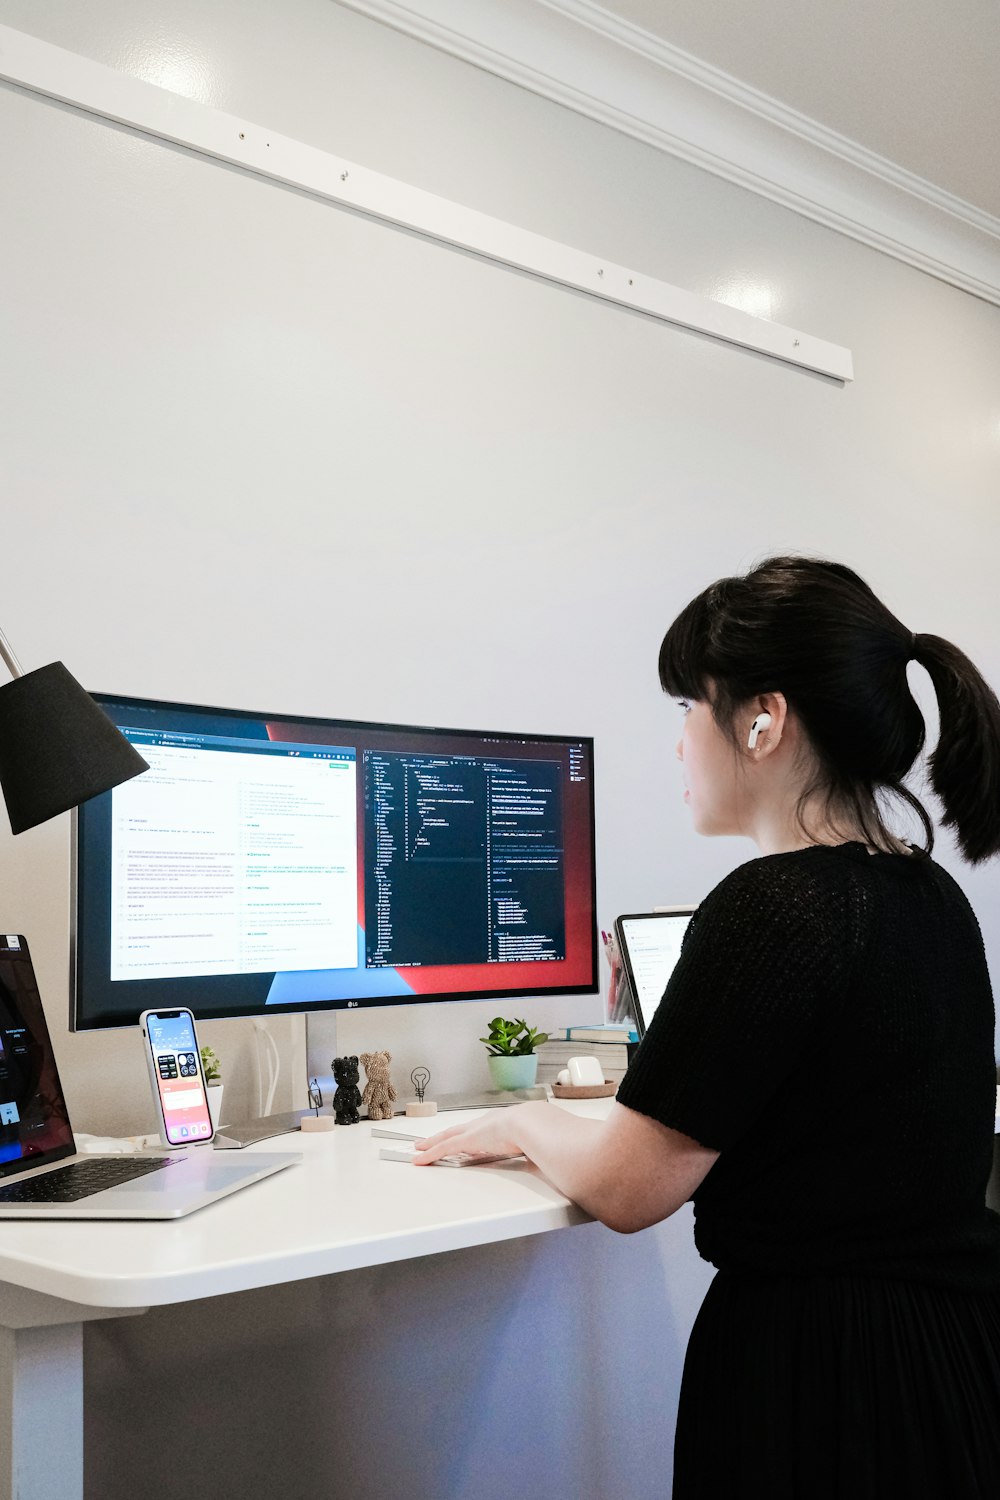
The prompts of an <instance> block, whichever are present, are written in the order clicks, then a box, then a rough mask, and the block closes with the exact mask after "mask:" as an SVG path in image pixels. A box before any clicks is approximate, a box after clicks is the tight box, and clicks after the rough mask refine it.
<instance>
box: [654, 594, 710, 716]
mask: <svg viewBox="0 0 1000 1500" xmlns="http://www.w3.org/2000/svg"><path fill="white" fill-rule="evenodd" d="M710 639H711V631H710V628H709V611H708V607H707V602H706V598H705V595H704V594H699V595H698V597H697V598H696V599H692V600H691V603H690V604H689V605H687V606H686V608H685V609H683V610H681V612H680V614H679V615H678V616H677V618H676V620H675V621H674V623H673V624H672V625H671V627H670V629H669V630H668V631H667V633H666V635H665V636H664V637H663V644H662V645H661V647H660V659H659V671H660V686H661V687H662V689H663V691H664V692H665V693H666V694H668V696H669V697H671V698H691V699H693V700H694V701H695V702H704V701H705V700H706V699H707V698H708V689H709V682H710V679H711V676H712V673H711V671H710V670H709V666H708V658H709V654H710V649H711V648H710V645H709V642H710Z"/></svg>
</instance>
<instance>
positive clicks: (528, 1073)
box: [486, 1052, 538, 1089]
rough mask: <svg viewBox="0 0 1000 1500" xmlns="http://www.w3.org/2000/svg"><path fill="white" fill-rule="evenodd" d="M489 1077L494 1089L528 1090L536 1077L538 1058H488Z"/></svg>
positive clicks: (533, 1055) (530, 1053)
mask: <svg viewBox="0 0 1000 1500" xmlns="http://www.w3.org/2000/svg"><path fill="white" fill-rule="evenodd" d="M486 1061H487V1062H488V1063H489V1065H490V1077H491V1078H492V1080H493V1087H494V1088H495V1089H530V1088H531V1086H532V1084H533V1083H534V1081H535V1079H536V1078H537V1077H538V1057H537V1055H536V1054H535V1053H534V1052H529V1053H528V1054H527V1056H526V1057H488V1058H487V1059H486Z"/></svg>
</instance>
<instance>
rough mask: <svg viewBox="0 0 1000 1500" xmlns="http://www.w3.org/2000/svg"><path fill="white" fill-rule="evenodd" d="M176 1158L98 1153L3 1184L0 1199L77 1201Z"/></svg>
mask: <svg viewBox="0 0 1000 1500" xmlns="http://www.w3.org/2000/svg"><path fill="white" fill-rule="evenodd" d="M174 1160H175V1158H173V1157H169V1156H134V1157H124V1156H95V1157H94V1159H93V1161H74V1162H70V1164H69V1166H67V1167H57V1168H56V1169H55V1171H54V1172H43V1173H41V1174H40V1176H38V1177H29V1178H28V1179H27V1181H23V1182H11V1183H8V1184H7V1185H6V1186H4V1187H0V1203H76V1202H78V1201H79V1199H81V1198H90V1197H91V1196H92V1195H93V1194H94V1193H103V1192H104V1190H105V1189H106V1188H111V1187H117V1186H118V1184H119V1183H120V1182H131V1181H132V1180H133V1178H136V1177H144V1176H145V1175H146V1173H147V1172H159V1171H161V1170H162V1168H163V1167H169V1166H170V1165H171V1164H172V1162H173V1161H174Z"/></svg>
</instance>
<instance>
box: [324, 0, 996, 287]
mask: <svg viewBox="0 0 1000 1500" xmlns="http://www.w3.org/2000/svg"><path fill="white" fill-rule="evenodd" d="M336 3H338V4H340V5H343V6H344V7H345V8H347V9H349V10H353V11H357V12H359V13H361V14H363V15H366V16H369V17H371V18H372V19H374V20H377V21H381V22H383V23H384V24H386V25H388V26H391V27H393V28H394V29H395V30H397V31H401V32H404V33H405V34H406V35H408V36H412V37H416V38H417V39H419V40H420V41H424V42H427V43H429V44H430V45H431V46H434V47H436V48H438V49H439V50H441V51H444V52H448V53H450V54H451V55H452V56H454V57H458V58H461V59H463V60H464V61H466V62H470V63H473V64H474V65H475V66H476V67H479V68H482V69H484V70H485V71H487V72H489V73H492V74H494V75H496V76H497V77H500V78H504V79H507V80H508V81H510V82H512V83H516V84H518V85H519V86H520V87H522V88H526V89H530V90H531V91H532V92H533V93H536V94H540V95H542V96H543V97H545V98H547V99H551V100H553V101H554V102H556V103H558V104H562V105H565V106H566V107H567V108H569V109H572V110H575V111H577V113H579V114H583V115H587V116H588V117H589V118H590V119H593V120H597V121H599V122H600V123H602V124H605V125H609V126H611V127H612V129H615V130H618V131H621V132H622V133H623V134H625V135H628V136H631V137H632V138H633V139H635V140H639V141H642V142H644V143H645V144H646V145H650V146H655V147H656V148H658V149H659V150H661V151H665V152H667V153H669V154H670V155H672V156H676V157H679V158H681V159H682V160H684V161H688V162H691V163H692V164H693V165H695V166H698V167H701V168H703V169H704V170H705V171H707V172H711V173H713V174H714V175H715V176H717V177H721V178H724V179H725V180H726V181H727V182H732V183H735V184H736V185H738V186H739V187H742V188H747V189H748V190H749V191H751V192H754V193H757V194H759V195H760V196H761V197H764V198H768V199H770V200H771V201H772V202H773V203H779V204H781V205H782V206H783V207H785V208H789V209H792V210H793V211H794V212H795V213H798V214H802V215H803V216H804V217H805V218H808V219H812V220H814V221H815V222H816V223H819V224H823V225H825V226H826V227H827V228H829V229H833V230H836V231H837V232H838V233H840V234H844V235H847V236H848V237H849V238H851V239H853V240H857V241H859V242H860V243H861V244H864V245H868V246H870V247H871V248H872V249H875V250H879V251H881V252H882V253H883V254H886V255H890V256H892V257H893V258H894V259H896V260H899V261H902V262H904V263H905V264H907V265H910V266H915V267H917V268H918V269H919V270H921V271H925V272H927V274H928V275H930V276H934V277H936V278H937V279H938V280H940V281H944V282H947V283H949V284H950V285H952V286H956V287H960V288H961V289H962V290H963V291H966V292H970V293H972V295H973V296H976V297H981V298H983V299H984V300H985V301H987V302H992V303H995V304H997V305H1000V219H997V218H994V217H993V216H992V215H990V214H988V213H985V212H984V211H983V210H982V209H979V208H976V207H975V206H974V205H973V204H970V203H966V202H965V201H964V200H962V199H960V198H957V197H955V196H953V195H952V194H950V193H947V192H945V191H944V190H943V189H942V188H939V187H936V186H935V185H934V184H933V183H929V182H926V181H925V180H924V179H923V178H921V177H918V176H916V175H915V174H913V173H911V172H908V171H906V170H905V169H904V168H902V167H899V166H897V165H896V164H895V163H894V162H891V161H888V160H887V159H886V158H884V157H881V156H878V155H876V153H874V152H872V151H868V150H866V149H865V148H864V147H863V146H859V145H858V144H857V143H856V142H854V141H851V140H848V139H847V138H846V137H845V136H842V135H839V134H838V133H837V132H836V131H832V130H829V129H827V128H826V127H825V126H823V125H821V124H819V123H818V122H817V121H815V120H811V119H809V118H808V117H807V116H805V115H802V114H800V113H798V112H797V111H796V110H793V109H790V108H789V107H788V106H786V105H783V104H781V103H780V102H779V101H778V100H776V99H772V98H770V97H769V96H768V95H766V94H762V93H760V92H758V91H757V90H756V89H752V88H750V87H749V86H748V85H746V84H744V83H741V82H739V80H738V79H735V78H733V77H731V76H730V75H729V74H727V73H723V72H721V71H720V70H718V69H716V68H713V67H711V66H709V65H708V64H707V63H704V62H702V61H700V60H699V59H698V58H695V57H692V56H691V55H690V54H689V53H686V52H682V51H681V50H680V49H679V48H676V47H672V46H671V45H670V44H669V43H667V42H664V41H662V40H661V39H660V38H659V37H654V36H652V35H651V34H650V33H649V32H646V31H644V30H642V29H641V28H639V27H637V26H634V25H632V24H631V23H629V22H625V21H622V20H620V19H619V18H618V17H615V16H612V15H610V14H609V13H608V12H607V11H606V10H604V9H603V7H601V6H599V5H597V4H595V3H593V0H410V3H403V0H336Z"/></svg>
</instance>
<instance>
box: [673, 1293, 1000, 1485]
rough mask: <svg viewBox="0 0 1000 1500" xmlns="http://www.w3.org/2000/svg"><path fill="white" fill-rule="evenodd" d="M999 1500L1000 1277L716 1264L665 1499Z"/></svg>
mask: <svg viewBox="0 0 1000 1500" xmlns="http://www.w3.org/2000/svg"><path fill="white" fill-rule="evenodd" d="M758 1496H760V1497H767V1500H1000V1291H998V1292H997V1293H988V1294H981V1293H970V1292H957V1291H951V1290H948V1289H944V1288H940V1287H934V1286H924V1285H919V1284H910V1283H906V1282H895V1281H880V1280H867V1279H863V1278H860V1277H858V1278H853V1277H846V1276H845V1277H839V1276H838V1277H791V1276H788V1277H785V1276H774V1277H765V1276H749V1275H746V1276H745V1275H742V1274H737V1273H732V1272H719V1273H718V1275H717V1276H716V1278H715V1280H714V1281H713V1283H712V1285H711V1287H710V1288H709V1291H708V1295H707V1297H706V1298H705V1301H704V1304H703V1306H702V1308H701V1311H700V1313H699V1314H698V1318H697V1320H696V1322H695V1326H694V1329H693V1331H692V1334H691V1341H690V1344H689V1345H688V1352H687V1358H686V1360H685V1364H684V1380H683V1384H682V1387H681V1397H680V1409H679V1412H678V1419H677V1439H676V1443H675V1451H674V1488H673V1500H724V1497H725V1500H737V1497H739V1500H751V1497H754V1500H756V1497H758Z"/></svg>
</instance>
